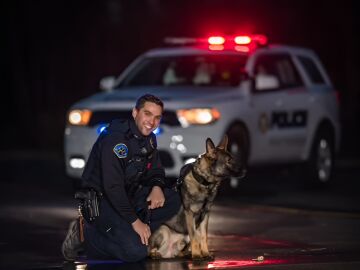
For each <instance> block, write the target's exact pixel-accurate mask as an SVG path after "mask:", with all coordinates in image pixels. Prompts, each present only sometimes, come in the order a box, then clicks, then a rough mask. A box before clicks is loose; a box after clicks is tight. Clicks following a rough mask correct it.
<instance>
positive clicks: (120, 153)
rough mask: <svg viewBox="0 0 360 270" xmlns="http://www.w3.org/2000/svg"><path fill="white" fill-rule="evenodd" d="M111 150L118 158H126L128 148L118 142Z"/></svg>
mask: <svg viewBox="0 0 360 270" xmlns="http://www.w3.org/2000/svg"><path fill="white" fill-rule="evenodd" d="M113 151H114V153H115V155H116V156H117V157H118V158H126V157H127V155H128V152H129V149H128V147H127V146H126V144H124V143H118V144H117V145H115V146H114V149H113Z"/></svg>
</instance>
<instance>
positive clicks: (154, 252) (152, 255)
mask: <svg viewBox="0 0 360 270" xmlns="http://www.w3.org/2000/svg"><path fill="white" fill-rule="evenodd" d="M149 256H150V258H151V259H154V260H159V259H162V256H161V254H160V253H159V252H158V250H157V249H156V248H153V249H152V250H151V251H150V254H149Z"/></svg>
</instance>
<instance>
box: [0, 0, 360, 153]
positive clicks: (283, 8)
mask: <svg viewBox="0 0 360 270" xmlns="http://www.w3.org/2000/svg"><path fill="white" fill-rule="evenodd" d="M354 6H355V1H348V0H343V1H340V0H335V1H316V0H313V1H309V0H303V1H300V0H297V1H275V0H272V1H270V0H268V1H266V0H263V1H261V0H252V1H247V0H244V1H241V0H237V1H235V0H232V1H229V0H217V1H215V0H207V1H204V0H191V1H190V0H182V1H179V0H176V1H168V0H167V1H166V0H132V1H131V0H122V1H117V0H103V1H61V0H57V1H8V3H7V4H5V7H4V8H1V10H2V13H3V14H4V16H2V18H3V19H4V23H2V26H3V27H4V31H3V32H4V33H5V38H6V39H5V40H6V42H5V43H4V44H3V46H5V47H4V48H2V50H1V51H2V54H3V55H2V57H1V59H2V64H3V71H2V72H1V74H2V97H1V101H2V102H1V109H0V110H1V115H2V116H3V117H2V120H3V126H6V127H7V128H6V130H7V131H6V132H5V134H4V135H5V139H3V140H2V143H1V145H0V150H4V149H7V150H9V149H10V150H11V149H17V148H26V149H28V148H35V149H40V150H56V151H61V150H62V136H63V128H64V123H65V114H66V110H67V109H68V108H69V106H70V105H71V104H72V103H74V102H76V101H78V100H79V99H80V98H83V97H85V96H88V95H90V94H93V93H95V92H97V91H98V83H99V80H100V79H101V78H102V77H103V76H106V75H117V74H119V73H120V72H121V71H122V70H123V68H124V67H125V66H126V65H127V64H129V62H130V61H131V60H133V59H134V58H135V57H136V56H137V55H139V54H140V53H141V52H143V51H144V50H146V49H149V48H152V47H156V46H158V45H161V41H162V39H163V38H164V37H166V36H180V35H181V36H206V35H208V34H210V33H215V32H222V33H226V34H231V33H234V32H236V31H243V32H247V31H249V32H256V33H264V34H266V35H268V36H269V39H270V41H271V42H274V43H286V44H290V45H298V46H305V47H309V48H311V49H313V50H315V51H316V52H317V53H318V54H319V56H320V58H321V60H322V62H323V63H324V65H325V67H326V68H327V70H328V72H329V74H330V77H331V78H332V80H333V83H334V85H335V87H336V88H337V89H338V90H339V91H340V96H341V117H342V120H343V126H344V128H343V133H344V143H343V149H344V150H343V151H344V152H346V153H347V154H352V155H354V154H355V155H357V152H358V151H357V150H359V144H360V143H357V140H356V138H357V137H358V136H359V135H360V132H359V129H360V128H359V124H358V123H360V109H359V105H360V90H359V82H358V78H359V77H360V76H359V75H360V71H359V66H358V64H357V63H358V60H359V52H358V48H360V46H359V38H358V34H359V33H358V29H359V19H358V18H357V16H356V15H357V14H356V9H355V7H354ZM9 112H11V113H9ZM355 123H356V124H355ZM20 125H21V127H20ZM25 130H26V140H24V134H23V133H24V131H25ZM39 134H41V136H39ZM354 143H355V147H354V145H353V144H354Z"/></svg>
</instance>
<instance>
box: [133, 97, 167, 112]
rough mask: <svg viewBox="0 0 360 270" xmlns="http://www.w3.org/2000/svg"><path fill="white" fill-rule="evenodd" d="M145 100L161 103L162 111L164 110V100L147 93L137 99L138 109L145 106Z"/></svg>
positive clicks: (136, 106)
mask: <svg viewBox="0 0 360 270" xmlns="http://www.w3.org/2000/svg"><path fill="white" fill-rule="evenodd" d="M145 102H152V103H155V104H156V105H159V106H160V107H161V109H162V111H164V103H163V102H162V100H161V99H160V98H158V97H156V96H154V95H151V94H145V95H143V96H141V97H139V98H138V99H137V101H136V105H135V108H136V109H137V110H140V109H141V108H144V106H145Z"/></svg>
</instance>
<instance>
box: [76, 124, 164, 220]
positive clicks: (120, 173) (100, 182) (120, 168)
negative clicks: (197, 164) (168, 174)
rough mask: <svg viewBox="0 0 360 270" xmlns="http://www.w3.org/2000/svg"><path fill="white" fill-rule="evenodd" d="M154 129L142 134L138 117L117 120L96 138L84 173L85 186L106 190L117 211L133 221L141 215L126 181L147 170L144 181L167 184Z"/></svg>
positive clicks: (144, 183) (146, 182)
mask: <svg viewBox="0 0 360 270" xmlns="http://www.w3.org/2000/svg"><path fill="white" fill-rule="evenodd" d="M156 146H157V145H156V137H155V135H154V134H153V133H151V134H150V135H149V136H143V135H142V134H141V133H140V131H139V130H138V128H137V126H136V124H135V121H134V120H133V119H131V120H125V121H121V120H114V121H112V122H111V124H110V125H109V127H108V128H106V129H105V130H104V131H103V132H102V133H101V135H100V136H99V138H98V139H97V141H96V142H95V144H94V146H93V148H92V150H91V153H90V156H89V159H88V162H87V164H86V167H85V169H84V173H83V176H82V178H83V183H84V187H93V188H95V189H96V190H98V191H100V192H102V193H103V194H104V197H105V199H107V200H108V201H109V202H110V204H111V205H112V206H113V207H114V209H115V210H116V212H117V213H118V214H119V215H120V216H121V217H123V218H124V219H125V220H127V221H128V222H129V223H133V222H134V221H135V220H136V219H137V218H138V217H137V215H136V213H135V211H134V209H133V206H132V205H131V203H130V200H129V197H128V194H127V191H126V185H127V184H129V183H130V182H131V181H133V179H134V177H135V176H136V174H137V173H138V172H139V171H141V170H144V173H143V174H142V177H141V178H142V184H143V185H145V186H160V187H162V188H163V187H164V186H165V184H164V179H165V171H164V169H163V168H162V166H161V162H160V158H159V155H158V152H157V151H153V150H155V149H156Z"/></svg>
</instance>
